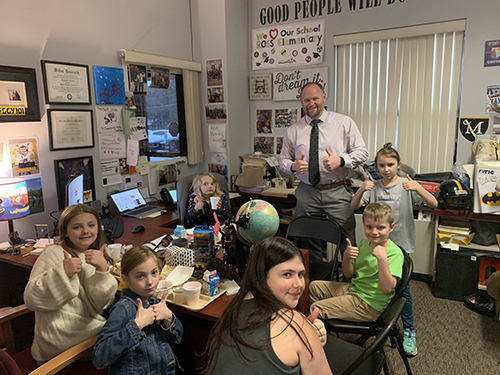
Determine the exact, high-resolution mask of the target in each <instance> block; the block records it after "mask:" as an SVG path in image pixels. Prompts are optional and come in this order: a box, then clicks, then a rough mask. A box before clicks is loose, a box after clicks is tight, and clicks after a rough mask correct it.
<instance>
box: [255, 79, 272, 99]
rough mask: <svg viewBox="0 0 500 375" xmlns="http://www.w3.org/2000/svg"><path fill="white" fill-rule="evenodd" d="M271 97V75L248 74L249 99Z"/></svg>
mask: <svg viewBox="0 0 500 375" xmlns="http://www.w3.org/2000/svg"><path fill="white" fill-rule="evenodd" d="M272 98H273V75H272V74H253V75H251V76H250V100H258V99H267V100H270V99H272Z"/></svg>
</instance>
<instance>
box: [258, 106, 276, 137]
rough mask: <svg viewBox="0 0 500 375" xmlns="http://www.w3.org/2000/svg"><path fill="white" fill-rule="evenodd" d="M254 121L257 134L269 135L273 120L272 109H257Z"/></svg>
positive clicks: (271, 130)
mask: <svg viewBox="0 0 500 375" xmlns="http://www.w3.org/2000/svg"><path fill="white" fill-rule="evenodd" d="M256 119H257V123H256V126H257V133H264V134H271V133H272V132H273V128H272V125H271V124H272V119H273V110H272V109H258V110H257V114H256Z"/></svg>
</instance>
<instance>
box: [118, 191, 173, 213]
mask: <svg viewBox="0 0 500 375" xmlns="http://www.w3.org/2000/svg"><path fill="white" fill-rule="evenodd" d="M111 199H112V200H113V202H114V203H115V206H116V208H117V209H118V211H119V212H120V214H121V215H123V216H131V217H135V218H137V219H142V218H145V217H146V216H149V215H151V214H154V213H156V212H159V211H161V210H163V208H162V207H158V206H150V205H148V204H147V203H146V200H145V199H144V197H143V196H142V194H141V192H140V191H139V189H138V188H133V189H129V190H125V191H120V192H119V193H115V194H111Z"/></svg>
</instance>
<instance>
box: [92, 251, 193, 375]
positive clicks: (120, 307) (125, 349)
mask: <svg viewBox="0 0 500 375" xmlns="http://www.w3.org/2000/svg"><path fill="white" fill-rule="evenodd" d="M121 268H122V279H123V281H124V282H125V283H126V284H127V285H128V289H124V290H123V296H122V298H121V299H120V300H119V301H118V302H117V303H116V304H115V305H114V306H113V308H112V309H111V312H110V315H109V318H108V321H107V322H106V324H105V325H104V327H103V328H102V329H101V332H100V333H99V336H98V337H97V341H96V344H95V346H94V352H93V355H92V362H93V363H94V366H95V367H97V368H98V369H102V368H105V367H106V366H109V374H121V375H126V374H131V375H132V374H134V375H135V374H162V375H164V374H175V368H176V358H175V355H174V353H173V352H172V348H171V347H170V345H169V344H178V343H179V342H180V341H181V337H182V333H183V327H182V324H181V322H180V321H179V320H178V319H177V318H176V316H175V315H174V314H173V313H172V311H170V309H169V308H168V307H167V304H166V303H165V300H166V296H167V293H165V294H164V295H163V297H162V299H161V300H158V298H156V297H155V296H154V293H155V290H156V287H157V285H158V282H159V280H160V270H161V267H160V260H159V259H158V257H157V255H156V253H155V252H154V251H152V250H151V249H150V248H148V247H146V246H138V247H134V248H133V249H132V250H129V251H128V252H126V253H125V254H124V255H123V258H122V261H121Z"/></svg>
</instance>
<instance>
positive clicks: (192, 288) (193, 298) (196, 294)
mask: <svg viewBox="0 0 500 375" xmlns="http://www.w3.org/2000/svg"><path fill="white" fill-rule="evenodd" d="M182 291H183V292H184V297H185V298H186V304H187V305H188V306H190V307H196V306H198V301H199V299H200V291H201V283H200V282H198V281H190V282H188V283H186V284H184V285H183V286H182Z"/></svg>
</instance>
